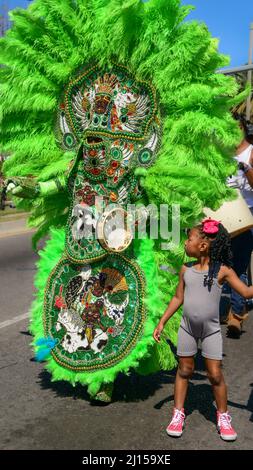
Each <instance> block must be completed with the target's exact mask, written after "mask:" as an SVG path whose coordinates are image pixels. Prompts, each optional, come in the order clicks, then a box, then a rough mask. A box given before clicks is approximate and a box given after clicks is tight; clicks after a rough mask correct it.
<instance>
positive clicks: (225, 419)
mask: <svg viewBox="0 0 253 470" xmlns="http://www.w3.org/2000/svg"><path fill="white" fill-rule="evenodd" d="M231 421H232V418H231V416H229V414H228V413H221V414H220V415H219V426H223V427H224V429H231V427H232V426H231Z"/></svg>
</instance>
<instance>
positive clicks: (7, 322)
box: [0, 312, 30, 329]
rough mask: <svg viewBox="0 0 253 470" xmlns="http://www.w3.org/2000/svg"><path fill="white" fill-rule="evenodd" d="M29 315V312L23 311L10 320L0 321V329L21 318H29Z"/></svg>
mask: <svg viewBox="0 0 253 470" xmlns="http://www.w3.org/2000/svg"><path fill="white" fill-rule="evenodd" d="M29 316H30V313H28V312H27V313H23V315H18V316H17V317H14V318H12V319H11V320H5V321H3V322H2V323H0V329H1V328H6V327H7V326H10V325H13V323H18V322H19V321H21V320H25V319H26V318H29Z"/></svg>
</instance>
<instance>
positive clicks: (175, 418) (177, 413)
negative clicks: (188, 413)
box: [171, 410, 185, 424]
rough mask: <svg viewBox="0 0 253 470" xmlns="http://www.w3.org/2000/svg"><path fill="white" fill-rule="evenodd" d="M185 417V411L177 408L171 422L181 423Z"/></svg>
mask: <svg viewBox="0 0 253 470" xmlns="http://www.w3.org/2000/svg"><path fill="white" fill-rule="evenodd" d="M184 418H185V414H184V413H183V411H180V410H175V411H174V415H173V418H172V421H171V424H179V423H180V422H181V421H183V420H184Z"/></svg>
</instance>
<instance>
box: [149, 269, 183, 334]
mask: <svg viewBox="0 0 253 470" xmlns="http://www.w3.org/2000/svg"><path fill="white" fill-rule="evenodd" d="M185 271H186V267H185V266H183V267H182V268H181V271H180V273H179V282H178V285H177V288H176V292H175V295H174V296H173V297H172V299H171V301H170V303H169V305H168V307H167V309H166V310H165V312H164V314H163V316H162V318H161V320H160V321H159V324H158V325H157V327H156V329H155V331H154V334H153V337H154V339H155V340H156V341H158V342H159V341H160V333H161V332H162V330H163V328H164V325H165V324H166V323H167V321H168V320H169V319H170V318H171V317H172V315H174V313H176V311H177V310H178V309H179V308H180V307H181V305H182V304H183V302H184V273H185Z"/></svg>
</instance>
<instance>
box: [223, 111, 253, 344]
mask: <svg viewBox="0 0 253 470" xmlns="http://www.w3.org/2000/svg"><path fill="white" fill-rule="evenodd" d="M235 118H236V119H238V120H239V121H240V127H241V129H242V130H243V132H244V138H243V140H242V141H241V143H240V144H239V146H238V147H237V151H236V156H235V159H236V160H237V162H238V172H237V174H236V175H234V176H231V177H230V178H229V179H228V185H229V186H230V187H233V188H237V189H239V190H240V192H241V194H242V196H243V198H244V199H245V201H246V203H247V204H248V207H249V208H250V210H251V212H252V214H253V124H251V123H250V122H249V121H246V120H245V118H244V117H243V116H240V115H236V116H235ZM231 248H232V253H233V268H234V270H235V272H236V274H237V276H238V277H239V278H240V279H241V280H242V281H243V282H244V283H245V284H247V283H248V275H247V271H248V267H249V265H250V259H251V253H252V250H253V234H252V231H251V230H247V231H245V232H243V233H241V234H239V235H237V236H236V237H234V238H232V246H231ZM230 303H231V307H230V310H229V314H228V318H227V328H228V333H229V334H230V335H232V336H236V337H239V336H240V334H241V332H242V324H243V321H244V320H245V319H246V318H247V316H248V314H247V313H246V300H245V298H243V297H242V296H241V295H239V294H238V293H237V292H235V290H234V289H231V301H230Z"/></svg>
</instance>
